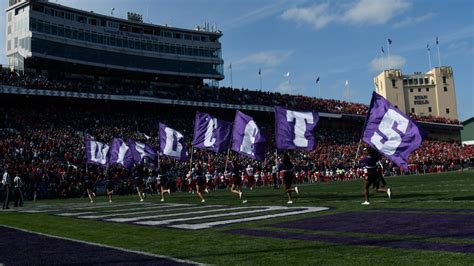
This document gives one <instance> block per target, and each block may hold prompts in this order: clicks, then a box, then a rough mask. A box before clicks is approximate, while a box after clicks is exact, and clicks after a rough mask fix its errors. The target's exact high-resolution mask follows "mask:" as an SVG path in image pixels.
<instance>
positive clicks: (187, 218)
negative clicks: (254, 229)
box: [135, 206, 288, 225]
mask: <svg viewBox="0 0 474 266" xmlns="http://www.w3.org/2000/svg"><path fill="white" fill-rule="evenodd" d="M248 208H249V207H241V208H234V209H229V211H234V210H236V209H248ZM261 208H265V209H261V210H251V211H237V212H230V213H221V214H212V215H206V216H198V217H185V218H178V219H170V220H162V221H142V222H135V224H141V225H164V224H169V223H175V222H187V221H194V220H202V219H208V218H218V217H227V216H237V215H242V214H254V213H260V212H268V211H277V210H286V209H288V207H282V206H261Z"/></svg>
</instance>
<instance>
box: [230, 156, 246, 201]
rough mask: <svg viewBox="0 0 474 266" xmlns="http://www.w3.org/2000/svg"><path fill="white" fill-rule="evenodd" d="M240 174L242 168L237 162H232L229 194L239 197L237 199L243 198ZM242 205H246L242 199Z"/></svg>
mask: <svg viewBox="0 0 474 266" xmlns="http://www.w3.org/2000/svg"><path fill="white" fill-rule="evenodd" d="M241 172H242V167H241V166H240V165H239V163H238V162H237V161H233V162H232V163H231V166H230V173H231V176H232V186H231V187H230V192H232V193H234V194H237V195H239V199H242V198H243V193H242V177H241V176H240V173H241ZM242 203H247V200H246V199H244V200H243V201H242Z"/></svg>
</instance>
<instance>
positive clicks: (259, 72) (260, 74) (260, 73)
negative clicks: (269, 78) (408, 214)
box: [258, 70, 262, 91]
mask: <svg viewBox="0 0 474 266" xmlns="http://www.w3.org/2000/svg"><path fill="white" fill-rule="evenodd" d="M258 75H259V76H260V91H262V71H261V70H259V71H258Z"/></svg>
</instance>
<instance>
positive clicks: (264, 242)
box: [0, 171, 474, 265]
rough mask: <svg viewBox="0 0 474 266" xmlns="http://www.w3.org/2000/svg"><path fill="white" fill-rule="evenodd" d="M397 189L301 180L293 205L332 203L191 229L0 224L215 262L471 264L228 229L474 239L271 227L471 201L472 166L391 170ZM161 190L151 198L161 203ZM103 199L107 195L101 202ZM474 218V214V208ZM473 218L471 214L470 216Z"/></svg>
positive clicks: (264, 201)
mask: <svg viewBox="0 0 474 266" xmlns="http://www.w3.org/2000/svg"><path fill="white" fill-rule="evenodd" d="M387 182H388V183H389V186H390V187H391V188H392V190H393V194H394V197H393V199H391V200H389V199H387V197H386V195H385V194H375V193H373V191H371V203H372V204H371V205H370V206H361V205H360V202H362V200H363V197H362V181H361V180H357V181H347V182H334V183H324V184H321V183H318V184H308V185H300V186H299V187H300V191H301V195H300V196H299V197H296V198H295V200H294V204H293V205H294V207H299V206H318V207H319V206H325V207H331V208H332V209H331V210H329V211H323V212H318V213H310V214H303V215H296V216H289V217H284V218H277V219H271V220H263V221H257V222H248V223H241V224H232V225H228V226H223V227H216V228H211V229H205V230H197V231H189V230H180V229H172V228H163V227H149V226H138V225H133V224H118V223H110V222H101V221H95V220H83V219H76V218H71V217H59V216H53V215H49V214H45V213H40V214H28V213H17V212H0V224H4V225H9V226H14V227H18V228H24V229H28V230H32V231H37V232H42V233H47V234H51V235H58V236H64V237H69V238H74V239H79V240H84V241H90V242H95V243H102V244H107V245H111V246H116V247H122V248H127V249H134V250H140V251H146V252H150V253H156V254H160V255H167V256H171V257H177V258H181V259H188V260H192V261H196V262H201V263H209V264H218V265H242V264H247V265H248V264H264V265H270V264H273V265H284V264H299V265H308V264H336V265H343V264H347V265H367V264H402V265H404V264H409V265H412V264H422V265H427V264H449V265H456V264H459V265H473V264H474V255H468V254H463V253H454V252H435V251H421V250H412V249H399V248H386V247H376V246H364V245H344V244H332V243H325V242H317V241H304V240H287V239H277V238H262V237H252V236H243V235H237V234H229V233H226V231H228V230H230V229H239V228H249V229H262V230H270V231H272V230H274V231H286V232H295V233H302V232H303V233H308V234H313V233H317V234H326V235H334V236H356V237H357V236H359V237H360V236H363V237H367V238H370V237H374V238H379V239H389V240H400V239H405V240H419V239H421V240H423V241H429V242H443V243H464V244H474V239H458V238H439V237H416V236H406V237H404V236H393V235H380V234H361V233H351V232H347V233H345V232H333V231H324V232H319V231H317V232H315V231H307V230H292V229H282V228H274V227H270V226H269V225H272V224H275V223H277V222H284V221H292V220H300V219H302V218H307V217H314V216H320V215H330V214H335V213H339V212H347V211H366V210H373V209H379V208H403V209H412V208H435V209H474V171H465V172H455V173H443V174H430V175H421V176H404V177H394V178H387ZM244 193H245V196H246V198H247V199H248V205H249V206H262V205H282V206H285V205H286V201H287V199H286V196H285V195H284V193H283V190H281V189H280V190H273V189H272V188H257V189H254V190H253V191H249V190H245V191H244ZM137 200H138V198H137V196H123V197H121V196H115V197H114V202H135V201H137ZM159 200H160V198H159V197H158V196H153V197H149V198H147V199H146V201H147V202H153V203H156V204H160V203H159ZM102 201H103V202H105V201H106V199H105V197H102V198H97V199H96V202H102ZM78 202H85V203H87V202H88V199H86V198H83V199H66V200H52V201H39V202H36V203H31V202H26V205H29V206H34V205H43V204H48V205H55V204H58V205H63V204H65V203H78ZM167 203H192V204H197V203H199V201H198V198H197V196H196V195H192V194H188V193H173V194H172V195H171V197H168V198H167ZM206 204H207V205H234V206H236V205H238V206H242V204H241V203H240V201H239V200H238V199H237V197H236V196H235V194H231V193H230V192H228V191H223V190H222V191H212V192H211V194H209V195H207V197H206ZM96 211H97V212H100V209H99V210H96ZM473 218H474V215H473ZM472 224H473V226H474V219H473V221H472Z"/></svg>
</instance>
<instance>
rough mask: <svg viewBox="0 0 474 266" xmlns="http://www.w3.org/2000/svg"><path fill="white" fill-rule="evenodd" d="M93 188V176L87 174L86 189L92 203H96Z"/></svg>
mask: <svg viewBox="0 0 474 266" xmlns="http://www.w3.org/2000/svg"><path fill="white" fill-rule="evenodd" d="M93 186H94V184H93V181H92V176H91V175H90V173H86V174H85V176H84V187H85V189H86V192H87V196H89V199H90V201H91V203H94V198H95V193H94V189H93Z"/></svg>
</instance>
